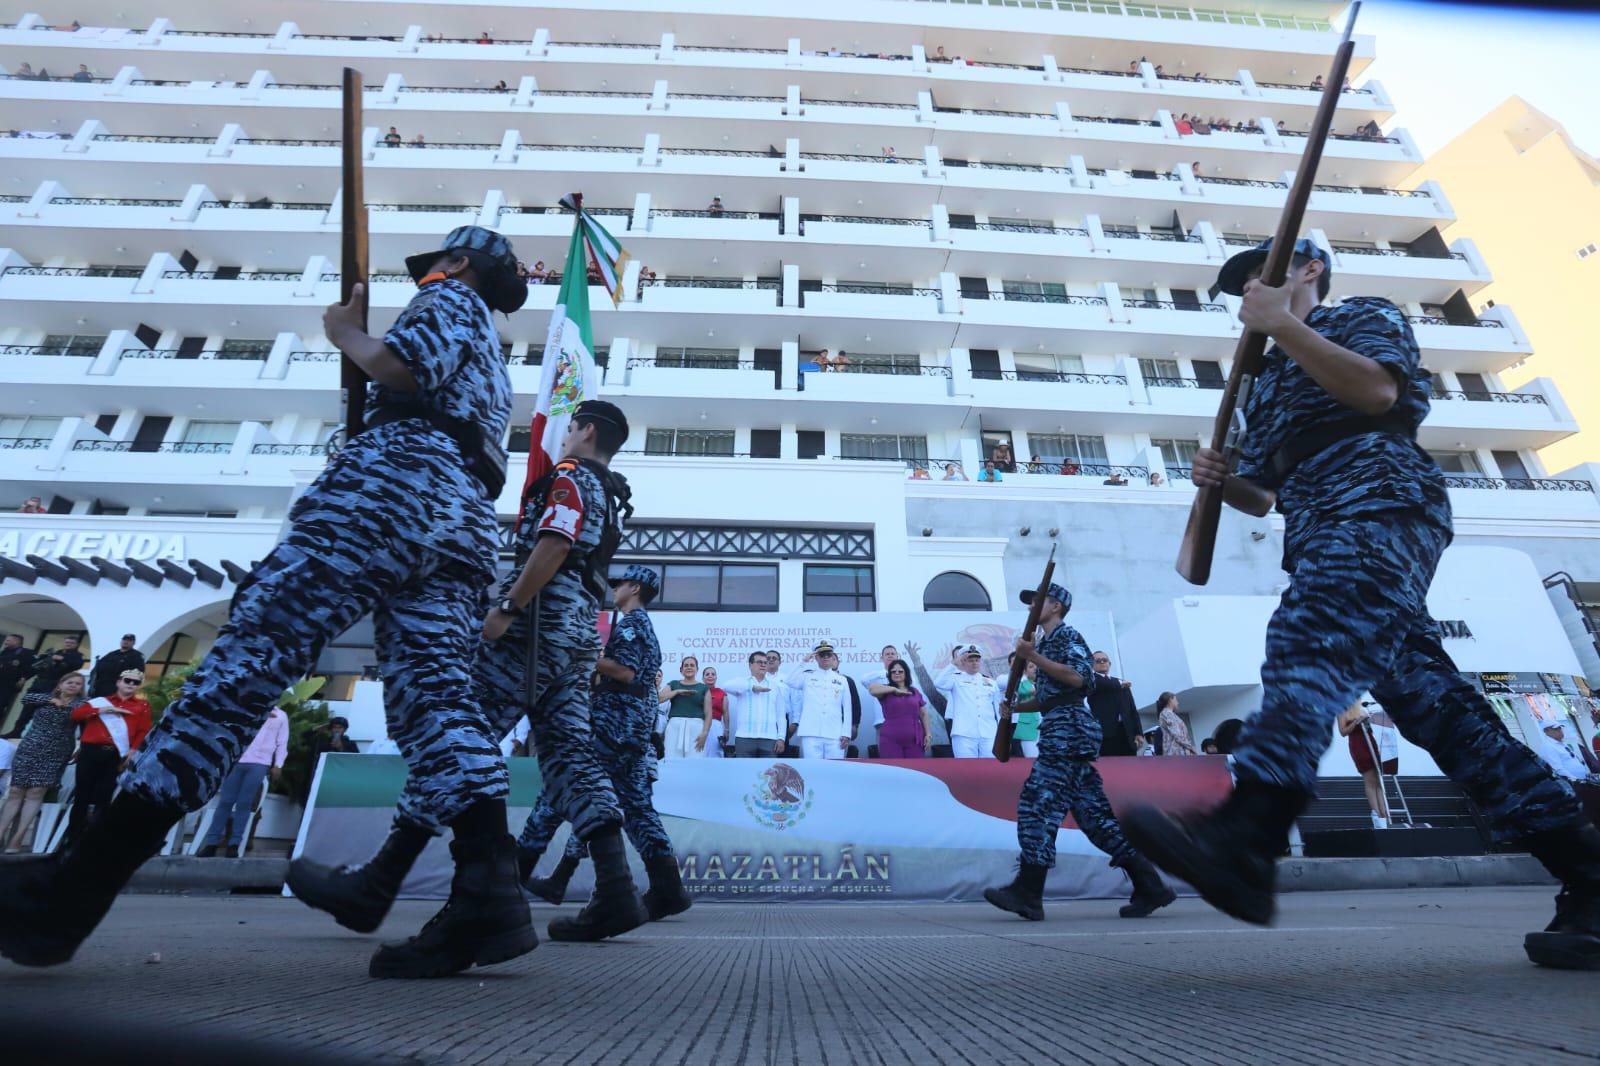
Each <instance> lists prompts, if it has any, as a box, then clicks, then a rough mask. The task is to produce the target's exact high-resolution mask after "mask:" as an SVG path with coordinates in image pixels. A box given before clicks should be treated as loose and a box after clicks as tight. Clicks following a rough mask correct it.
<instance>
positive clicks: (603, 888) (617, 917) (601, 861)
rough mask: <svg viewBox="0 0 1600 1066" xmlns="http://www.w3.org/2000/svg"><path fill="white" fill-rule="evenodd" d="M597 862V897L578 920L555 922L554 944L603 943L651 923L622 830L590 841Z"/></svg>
mask: <svg viewBox="0 0 1600 1066" xmlns="http://www.w3.org/2000/svg"><path fill="white" fill-rule="evenodd" d="M587 843H588V845H589V858H591V859H593V860H594V895H592V896H590V897H589V902H588V903H587V904H585V905H584V908H583V910H581V911H579V912H578V914H577V916H576V917H572V918H555V919H552V920H551V922H550V926H549V933H550V939H551V940H582V941H593V940H604V939H606V938H607V937H612V936H620V935H621V934H623V933H626V932H628V930H630V929H637V928H639V926H641V925H643V924H644V923H645V922H648V921H649V920H650V912H649V911H647V910H645V907H644V901H643V900H641V899H640V898H639V892H638V890H637V889H635V888H634V887H633V874H632V873H631V872H630V871H629V870H628V855H627V852H626V851H624V850H623V846H622V830H621V829H619V828H617V827H616V826H611V827H609V828H607V829H605V830H602V831H601V832H600V833H598V834H596V835H595V836H593V837H591V838H590V839H589V840H588V842H587Z"/></svg>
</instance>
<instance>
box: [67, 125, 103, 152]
mask: <svg viewBox="0 0 1600 1066" xmlns="http://www.w3.org/2000/svg"><path fill="white" fill-rule="evenodd" d="M109 132H111V131H110V130H108V129H106V127H105V124H104V123H102V122H100V121H98V120H96V119H92V118H91V119H85V120H84V123H83V125H81V126H79V127H78V132H77V133H74V134H73V135H72V140H71V141H70V142H69V143H68V144H67V146H66V147H65V148H63V149H62V151H64V152H72V153H73V154H75V155H81V154H83V153H84V152H87V151H88V150H89V145H90V144H92V143H93V142H94V139H95V138H96V137H97V136H99V135H100V134H102V133H109Z"/></svg>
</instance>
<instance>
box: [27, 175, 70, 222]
mask: <svg viewBox="0 0 1600 1066" xmlns="http://www.w3.org/2000/svg"><path fill="white" fill-rule="evenodd" d="M66 195H68V194H67V189H66V186H64V185H62V184H61V183H60V182H59V181H41V182H40V183H39V187H38V188H37V189H35V190H33V195H32V196H30V197H28V202H27V203H26V204H23V205H22V206H21V207H19V208H17V217H18V218H38V217H39V212H40V211H42V210H44V208H45V206H46V205H48V204H49V203H50V201H51V200H54V199H55V198H56V197H57V196H66Z"/></svg>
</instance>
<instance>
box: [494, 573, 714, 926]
mask: <svg viewBox="0 0 1600 1066" xmlns="http://www.w3.org/2000/svg"><path fill="white" fill-rule="evenodd" d="M659 587H660V586H659V582H658V580H657V578H656V575H655V572H654V571H653V570H651V569H649V568H648V567H644V566H630V567H628V568H627V570H625V571H624V572H623V574H622V576H621V577H620V578H617V579H615V580H613V581H612V582H611V588H612V596H613V598H614V599H615V601H616V605H617V610H618V611H619V612H620V617H618V619H617V621H616V623H615V624H614V625H613V626H612V627H611V636H610V637H609V638H608V639H607V641H606V648H605V653H604V654H603V655H602V656H601V657H600V664H599V667H598V668H597V670H596V674H595V696H594V712H593V718H594V742H595V750H596V751H597V752H598V753H599V756H600V763H601V765H602V766H603V767H604V769H605V771H606V773H608V774H609V775H610V776H611V781H612V783H613V784H614V785H615V786H616V788H617V795H618V798H619V799H620V800H621V801H622V813H623V819H624V821H623V828H624V829H625V830H626V831H627V834H628V839H629V840H631V841H633V847H634V850H636V851H637V852H638V853H639V857H640V858H642V859H643V860H644V866H645V870H646V871H647V872H648V873H649V875H650V889H649V891H648V892H646V893H645V895H644V902H645V907H646V908H647V909H648V910H649V912H650V920H651V921H653V922H654V921H659V920H661V919H662V918H665V917H667V916H668V915H672V914H680V913H682V912H683V911H686V910H688V909H689V906H690V904H691V900H690V898H689V894H688V893H687V892H685V891H684V890H683V882H682V880H681V879H680V877H679V872H678V860H677V857H676V856H675V855H673V853H672V841H671V840H670V839H669V838H668V837H667V830H666V827H665V826H663V825H662V824H661V816H660V815H658V814H657V813H656V810H655V802H654V800H653V799H652V798H651V795H650V793H651V785H652V783H653V782H654V781H655V779H656V758H655V749H654V748H653V746H652V745H651V743H650V734H651V733H652V732H653V731H654V729H655V722H656V706H657V700H656V686H655V679H656V676H657V672H658V671H659V670H660V669H661V645H660V644H659V643H657V641H656V633H655V627H654V626H652V625H651V624H650V615H649V613H648V612H646V611H645V607H646V606H648V605H649V603H650V601H651V600H653V599H655V597H656V591H657V589H658V588H659ZM540 800H541V803H540V806H539V807H536V808H535V809H534V813H533V814H532V815H530V816H529V818H528V824H527V827H526V828H525V829H524V830H523V832H522V836H521V838H520V839H519V840H518V841H517V847H518V849H519V851H520V852H521V855H520V860H521V862H522V864H523V869H525V870H529V871H531V870H532V869H533V867H534V865H535V864H536V863H537V862H538V861H539V856H540V855H542V854H543V853H544V850H545V848H547V847H549V845H550V835H549V834H551V833H553V832H554V827H553V826H551V824H550V823H551V818H550V816H549V815H548V814H545V815H544V816H543V817H541V814H542V813H543V812H544V811H549V812H551V813H553V810H554V809H553V808H552V807H550V806H548V805H545V804H544V802H543V797H542V796H541V797H540ZM541 808H542V809H541ZM576 841H577V836H576V835H574V836H573V837H571V838H569V839H568V842H567V849H566V853H565V854H564V855H562V857H561V861H560V862H559V863H558V864H557V865H556V869H555V872H554V873H553V874H552V875H551V876H550V877H549V878H534V879H532V880H530V881H529V883H528V889H529V891H531V892H532V893H533V894H534V895H536V896H539V897H540V898H542V899H547V900H551V901H552V902H555V903H559V902H561V900H562V898H563V897H564V896H565V894H566V888H567V881H568V879H569V878H571V876H572V874H573V872H574V871H575V870H576V869H577V865H578V860H579V859H580V858H581V857H582V854H583V848H582V845H581V844H578V843H576Z"/></svg>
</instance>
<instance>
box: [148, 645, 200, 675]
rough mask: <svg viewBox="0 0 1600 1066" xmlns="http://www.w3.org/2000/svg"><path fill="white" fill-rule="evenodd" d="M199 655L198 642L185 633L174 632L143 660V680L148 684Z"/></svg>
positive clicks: (192, 660) (186, 664)
mask: <svg viewBox="0 0 1600 1066" xmlns="http://www.w3.org/2000/svg"><path fill="white" fill-rule="evenodd" d="M199 657H200V642H199V641H198V640H196V639H195V638H194V637H191V636H190V635H189V634H187V633H176V634H174V635H173V636H171V637H170V638H168V639H167V641H166V643H164V644H162V645H161V647H159V648H157V649H156V650H155V651H154V652H151V653H150V655H149V656H148V657H147V658H146V659H145V661H144V681H145V684H147V685H148V684H149V683H150V682H152V681H154V680H155V679H156V678H158V677H160V676H161V675H162V674H164V673H166V672H167V671H168V670H171V669H174V668H176V667H181V666H188V665H189V664H190V663H192V662H194V661H195V660H196V659H198V658H199Z"/></svg>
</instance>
